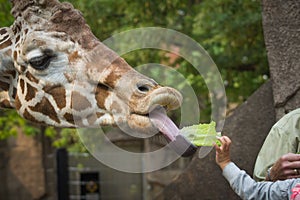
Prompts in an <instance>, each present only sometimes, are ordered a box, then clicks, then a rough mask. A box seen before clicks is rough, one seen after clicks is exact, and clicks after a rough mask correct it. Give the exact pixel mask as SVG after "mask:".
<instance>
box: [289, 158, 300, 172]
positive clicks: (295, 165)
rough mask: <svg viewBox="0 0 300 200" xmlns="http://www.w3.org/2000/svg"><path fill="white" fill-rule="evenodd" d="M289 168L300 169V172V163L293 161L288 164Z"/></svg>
mask: <svg viewBox="0 0 300 200" xmlns="http://www.w3.org/2000/svg"><path fill="white" fill-rule="evenodd" d="M288 168H290V169H299V170H300V161H299V160H297V161H291V162H289V163H288Z"/></svg>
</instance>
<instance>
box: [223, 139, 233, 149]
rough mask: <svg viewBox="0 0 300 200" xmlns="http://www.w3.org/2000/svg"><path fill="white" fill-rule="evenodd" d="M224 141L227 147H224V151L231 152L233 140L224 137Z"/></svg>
mask: <svg viewBox="0 0 300 200" xmlns="http://www.w3.org/2000/svg"><path fill="white" fill-rule="evenodd" d="M224 141H225V144H226V145H224V150H225V151H229V148H230V144H231V140H230V139H229V137H227V136H224Z"/></svg>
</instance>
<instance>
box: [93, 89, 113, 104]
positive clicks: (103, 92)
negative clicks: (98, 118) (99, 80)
mask: <svg viewBox="0 0 300 200" xmlns="http://www.w3.org/2000/svg"><path fill="white" fill-rule="evenodd" d="M109 94H110V93H109V91H108V88H107V86H105V85H102V84H98V86H97V88H96V91H95V98H96V101H97V106H98V107H99V108H101V109H105V100H106V98H107V97H108V95H109Z"/></svg>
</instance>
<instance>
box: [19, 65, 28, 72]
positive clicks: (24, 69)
mask: <svg viewBox="0 0 300 200" xmlns="http://www.w3.org/2000/svg"><path fill="white" fill-rule="evenodd" d="M20 67H21V68H20V70H21V72H22V73H24V72H25V71H26V69H27V67H26V66H24V65H21V66H20Z"/></svg>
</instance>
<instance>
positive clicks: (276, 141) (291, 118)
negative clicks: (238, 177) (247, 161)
mask: <svg viewBox="0 0 300 200" xmlns="http://www.w3.org/2000/svg"><path fill="white" fill-rule="evenodd" d="M299 137H300V109H296V110H294V111H292V112H290V113H288V114H287V115H285V116H284V117H283V118H281V119H280V120H279V121H278V122H277V123H276V124H275V125H274V126H273V127H272V129H271V130H270V132H269V134H268V136H267V137H266V139H265V141H264V144H263V146H262V147H261V149H260V152H259V154H258V156H257V158H256V163H255V167H254V174H253V177H254V179H255V180H257V181H262V180H264V179H265V177H266V172H267V170H268V168H270V167H271V166H272V165H273V164H274V163H275V162H276V161H277V160H278V159H279V158H280V157H281V156H282V155H284V154H287V153H296V152H298V151H299ZM277 147H280V148H277ZM270 152H271V154H270ZM271 155H272V156H271Z"/></svg>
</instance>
